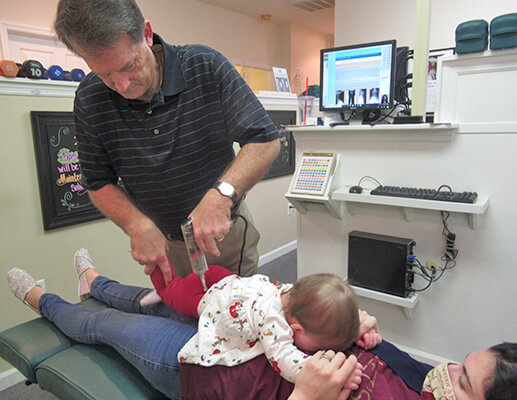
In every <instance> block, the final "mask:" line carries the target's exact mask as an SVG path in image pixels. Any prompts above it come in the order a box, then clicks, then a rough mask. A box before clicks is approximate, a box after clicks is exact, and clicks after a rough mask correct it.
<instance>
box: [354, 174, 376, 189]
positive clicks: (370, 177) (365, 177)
mask: <svg viewBox="0 0 517 400" xmlns="http://www.w3.org/2000/svg"><path fill="white" fill-rule="evenodd" d="M363 179H370V180H372V181H374V182H375V183H376V184H377V185H379V186H382V183H380V182H379V181H378V180H377V179H375V178H374V177H373V176H370V175H365V176H363V177H362V178H361V179H359V183H358V184H357V185H358V186H361V183H362V182H363Z"/></svg>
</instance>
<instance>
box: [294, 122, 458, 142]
mask: <svg viewBox="0 0 517 400" xmlns="http://www.w3.org/2000/svg"><path fill="white" fill-rule="evenodd" d="M458 127H459V125H458V124H452V123H445V122H444V123H439V124H396V125H394V124H379V125H361V124H351V125H337V126H334V127H329V126H311V125H306V126H303V125H296V126H290V127H289V130H290V131H292V132H293V133H294V134H295V137H297V136H298V135H299V136H303V140H304V141H318V142H319V141H322V140H327V139H334V140H335V139H336V136H346V135H354V134H359V135H361V138H362V139H368V138H369V137H371V138H372V139H373V140H375V141H378V140H379V139H380V138H381V137H382V135H383V134H387V133H389V134H390V135H389V138H390V141H391V142H393V141H414V140H418V141H445V140H446V141H448V140H450V139H451V137H452V136H453V135H454V134H455V133H456V132H457V131H458Z"/></svg>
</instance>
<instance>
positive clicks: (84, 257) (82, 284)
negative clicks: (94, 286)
mask: <svg viewBox="0 0 517 400" xmlns="http://www.w3.org/2000/svg"><path fill="white" fill-rule="evenodd" d="M74 266H75V270H76V271H77V277H78V279H79V286H78V289H77V293H78V295H79V298H80V299H81V300H86V299H88V298H90V297H92V295H91V294H90V287H89V286H88V283H87V282H86V274H85V272H86V270H87V269H88V268H93V269H95V267H94V266H93V262H92V258H91V257H90V253H89V252H88V250H86V249H79V250H77V251H76V252H75V254H74Z"/></svg>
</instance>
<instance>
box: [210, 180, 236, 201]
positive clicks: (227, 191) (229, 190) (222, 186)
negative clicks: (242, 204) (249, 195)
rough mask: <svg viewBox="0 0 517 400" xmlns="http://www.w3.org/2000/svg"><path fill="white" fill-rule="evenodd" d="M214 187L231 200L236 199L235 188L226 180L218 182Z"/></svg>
mask: <svg viewBox="0 0 517 400" xmlns="http://www.w3.org/2000/svg"><path fill="white" fill-rule="evenodd" d="M215 187H216V188H217V190H219V191H220V192H221V194H222V195H224V196H228V197H230V198H231V199H232V201H233V202H235V200H237V193H236V192H235V188H234V187H233V186H232V185H231V184H229V183H228V182H218V183H217V184H216V185H215Z"/></svg>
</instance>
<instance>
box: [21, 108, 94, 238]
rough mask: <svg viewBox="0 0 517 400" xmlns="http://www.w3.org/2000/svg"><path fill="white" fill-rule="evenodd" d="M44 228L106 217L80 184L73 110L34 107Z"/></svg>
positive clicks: (34, 133) (33, 126)
mask: <svg viewBox="0 0 517 400" xmlns="http://www.w3.org/2000/svg"><path fill="white" fill-rule="evenodd" d="M31 123H32V135H33V140H34V152H35V155H36V167H37V171H38V182H39V192H40V201H41V210H42V213H43V228H44V229H45V230H46V231H49V230H52V229H57V228H61V227H64V226H68V225H74V224H79V223H82V222H86V221H92V220H96V219H100V218H104V215H103V214H102V213H101V212H100V211H99V210H98V209H97V208H96V207H95V206H94V205H93V203H92V202H91V201H90V197H89V196H88V191H87V190H86V189H85V188H84V187H83V186H82V185H81V166H80V164H79V156H78V152H77V142H76V140H75V127H74V118H73V113H72V112H49V111H31Z"/></svg>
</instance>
